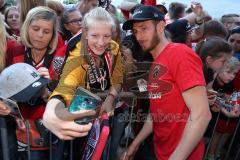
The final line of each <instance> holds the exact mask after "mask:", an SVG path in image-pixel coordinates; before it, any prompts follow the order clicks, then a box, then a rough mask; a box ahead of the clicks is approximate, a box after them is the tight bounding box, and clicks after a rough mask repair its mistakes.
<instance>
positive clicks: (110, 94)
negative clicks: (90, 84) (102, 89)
mask: <svg viewBox="0 0 240 160" xmlns="http://www.w3.org/2000/svg"><path fill="white" fill-rule="evenodd" d="M107 96H112V97H113V99H115V95H114V94H112V93H110V92H109V93H108V95H107Z"/></svg>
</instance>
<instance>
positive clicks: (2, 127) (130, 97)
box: [0, 92, 240, 160]
mask: <svg viewBox="0 0 240 160" xmlns="http://www.w3.org/2000/svg"><path fill="white" fill-rule="evenodd" d="M98 95H99V96H100V97H106V93H98ZM119 98H121V99H123V100H124V101H126V102H130V103H131V114H132V113H133V108H134V101H135V100H136V98H137V97H136V95H134V94H133V93H131V92H121V93H120V94H119ZM217 122H218V121H216V123H217ZM130 123H132V122H131V119H130ZM239 125H240V119H239V120H238V123H237V126H236V129H235V132H234V134H233V135H232V138H231V140H230V143H229V146H228V149H227V152H226V156H225V158H224V160H230V159H232V160H239V159H240V146H237V147H238V149H237V152H236V154H235V155H234V156H233V157H232V155H230V153H231V150H232V149H233V147H236V146H233V142H234V141H235V139H236V136H237V132H238V129H239ZM215 129H216V124H215V127H214V131H213V133H214V132H215ZM0 134H1V146H2V154H3V155H2V157H3V160H10V159H9V155H10V154H11V153H9V150H8V145H9V144H8V141H7V127H6V120H5V118H4V117H1V116H0ZM211 141H212V137H211V139H210V143H211ZM49 142H50V145H49V160H53V147H52V144H51V142H52V134H50V136H49ZM60 143H62V142H61V141H60ZM63 143H64V142H63ZM127 143H128V142H127ZM210 143H209V144H210ZM239 144H240V142H239ZM126 147H127V144H126ZM69 148H70V149H69V160H72V159H73V141H71V142H70V146H69ZM28 149H29V148H28ZM208 150H209V147H207V148H206V152H208ZM29 151H30V149H29ZM59 152H61V151H59ZM30 154H31V151H30V152H29V153H28V158H29V159H28V160H30Z"/></svg>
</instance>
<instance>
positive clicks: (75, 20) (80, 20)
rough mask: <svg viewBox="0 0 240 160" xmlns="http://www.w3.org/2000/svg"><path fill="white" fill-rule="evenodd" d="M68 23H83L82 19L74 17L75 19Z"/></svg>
mask: <svg viewBox="0 0 240 160" xmlns="http://www.w3.org/2000/svg"><path fill="white" fill-rule="evenodd" d="M67 23H71V24H73V25H78V24H82V19H74V20H71V21H69V22H67Z"/></svg>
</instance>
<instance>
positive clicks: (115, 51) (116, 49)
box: [110, 40, 120, 56]
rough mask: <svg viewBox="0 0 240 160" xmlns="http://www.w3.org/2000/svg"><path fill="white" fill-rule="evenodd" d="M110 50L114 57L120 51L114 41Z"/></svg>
mask: <svg viewBox="0 0 240 160" xmlns="http://www.w3.org/2000/svg"><path fill="white" fill-rule="evenodd" d="M110 49H111V51H112V53H113V55H115V56H116V55H117V54H118V53H119V49H120V47H119V44H118V43H117V42H115V41H113V40H112V41H111V42H110Z"/></svg>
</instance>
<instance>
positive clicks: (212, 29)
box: [203, 20, 228, 39]
mask: <svg viewBox="0 0 240 160" xmlns="http://www.w3.org/2000/svg"><path fill="white" fill-rule="evenodd" d="M227 34H228V33H227V30H226V28H225V27H224V25H223V24H222V23H220V22H219V21H215V20H211V21H208V22H206V23H205V24H204V27H203V37H204V38H208V37H210V36H217V37H221V38H223V39H225V38H226V37H227Z"/></svg>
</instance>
